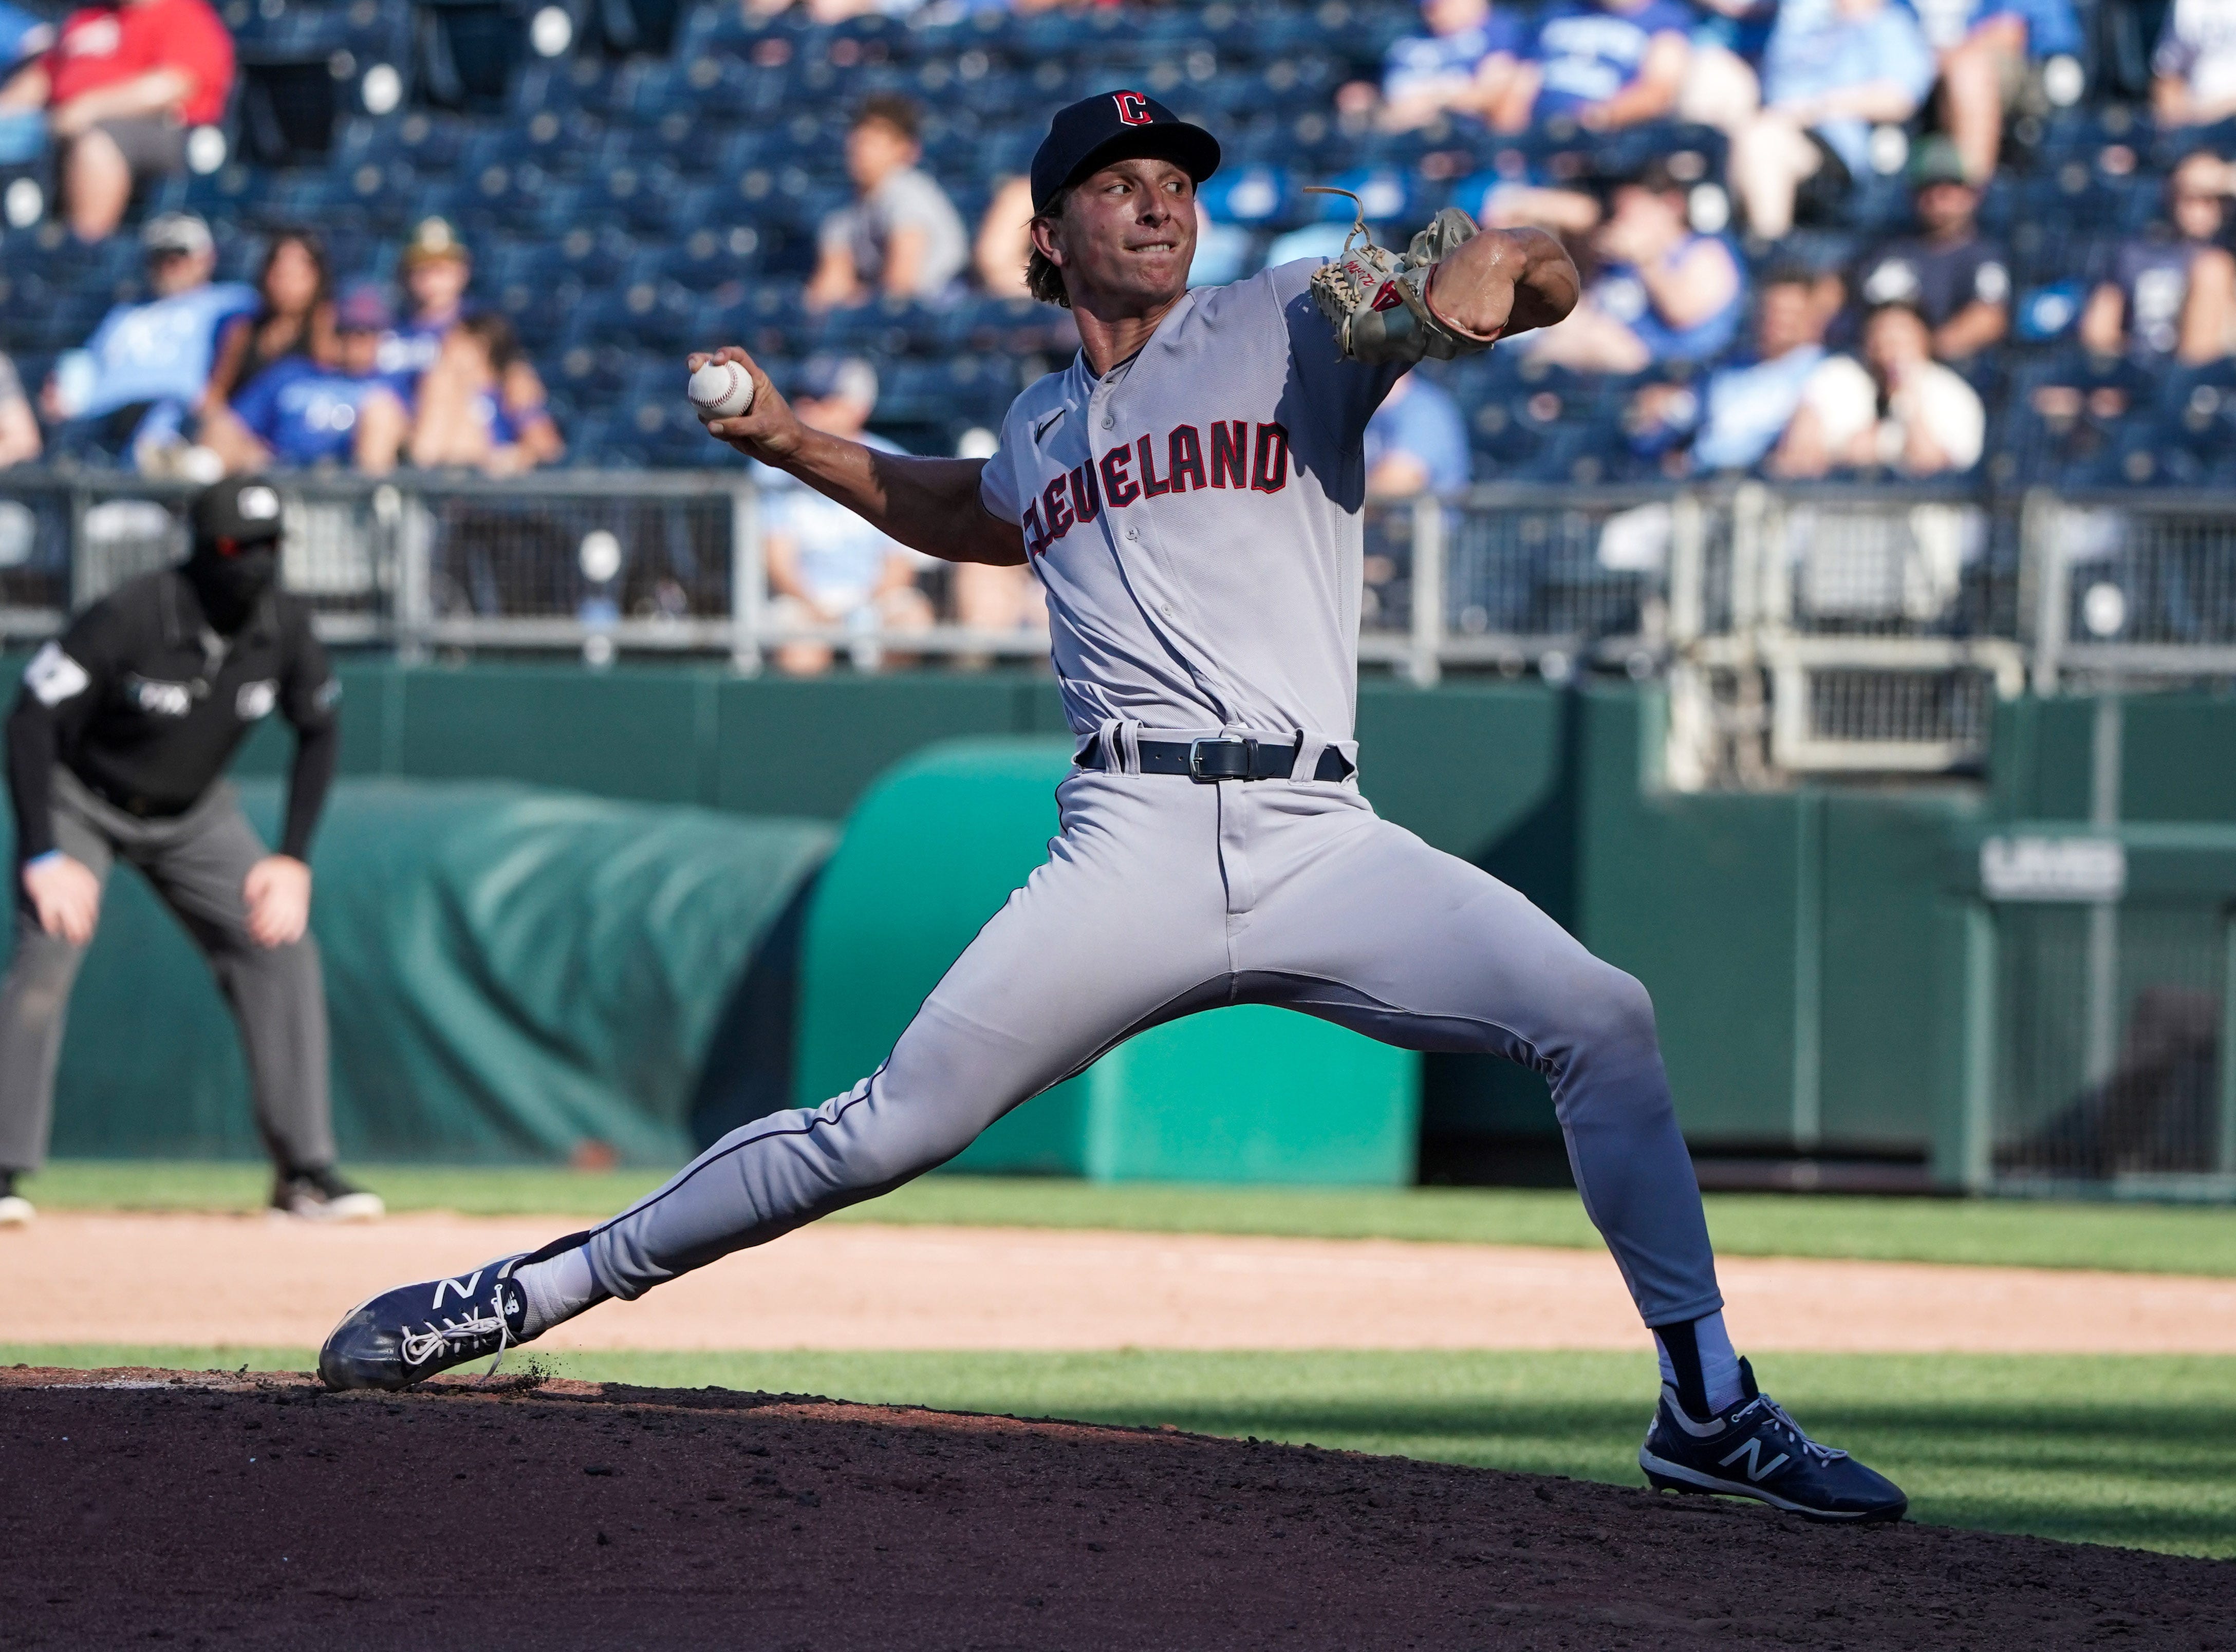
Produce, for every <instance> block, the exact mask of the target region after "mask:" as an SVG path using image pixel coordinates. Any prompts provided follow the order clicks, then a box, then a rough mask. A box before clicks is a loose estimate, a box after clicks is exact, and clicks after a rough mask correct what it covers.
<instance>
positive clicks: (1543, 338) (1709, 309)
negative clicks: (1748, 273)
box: [1523, 162, 1746, 373]
mask: <svg viewBox="0 0 2236 1652" xmlns="http://www.w3.org/2000/svg"><path fill="white" fill-rule="evenodd" d="M1592 247H1593V250H1594V251H1595V252H1597V253H1598V254H1599V256H1600V258H1601V259H1602V260H1603V263H1602V266H1601V271H1600V273H1599V276H1598V278H1597V279H1595V280H1594V281H1593V283H1592V284H1591V285H1590V287H1589V288H1588V289H1587V290H1586V292H1585V294H1584V298H1583V302H1582V303H1581V304H1579V305H1577V306H1576V307H1575V310H1574V311H1571V312H1570V313H1569V315H1568V319H1567V320H1565V321H1562V322H1561V323H1559V324H1558V325H1555V326H1551V327H1548V328H1546V329H1545V330H1544V331H1542V332H1538V333H1535V334H1533V335H1531V337H1530V340H1529V344H1527V345H1525V346H1523V347H1524V348H1525V349H1528V350H1529V352H1530V354H1531V355H1532V356H1534V357H1536V358H1537V359H1539V360H1541V361H1549V362H1552V363H1555V364H1558V365H1560V366H1563V367H1575V368H1581V369H1582V370H1586V371H1588V372H1602V373H1637V372H1643V371H1644V370H1646V369H1647V368H1648V367H1651V366H1654V365H1656V364H1666V363H1670V362H1701V361H1707V360H1709V359H1710V358H1712V357H1715V356H1717V355H1719V354H1720V353H1721V352H1722V351H1723V350H1724V348H1725V347H1726V345H1728V344H1730V343H1731V341H1732V339H1733V337H1734V336H1735V335H1736V334H1737V333H1738V331H1739V319H1740V318H1741V316H1742V315H1743V314H1744V313H1745V311H1746V277H1745V275H1744V274H1743V273H1742V272H1741V271H1740V268H1739V259H1737V258H1736V257H1734V256H1733V252H1732V248H1731V245H1730V243H1729V242H1727V241H1726V240H1725V239H1723V238H1722V237H1721V236H1720V235H1703V234H1700V233H1697V232H1695V231H1694V230H1693V226H1692V225H1691V222H1690V221H1689V220H1688V219H1687V216H1686V189H1685V186H1684V185H1683V184H1682V183H1680V181H1679V180H1676V179H1675V178H1673V177H1671V176H1670V175H1669V173H1668V171H1667V168H1666V167H1662V166H1661V164H1660V163H1658V162H1657V163H1655V164H1654V165H1653V166H1651V167H1648V168H1647V170H1646V171H1645V172H1643V173H1641V174H1640V175H1639V176H1638V177H1636V178H1634V179H1632V180H1629V181H1628V182H1625V183H1621V184H1618V185H1616V186H1615V200H1614V203H1613V207H1612V210H1611V211H1610V212H1609V213H1608V219H1607V221H1606V222H1605V223H1604V224H1602V225H1601V226H1600V228H1599V229H1598V230H1597V231H1596V232H1595V233H1594V234H1593V236H1592Z"/></svg>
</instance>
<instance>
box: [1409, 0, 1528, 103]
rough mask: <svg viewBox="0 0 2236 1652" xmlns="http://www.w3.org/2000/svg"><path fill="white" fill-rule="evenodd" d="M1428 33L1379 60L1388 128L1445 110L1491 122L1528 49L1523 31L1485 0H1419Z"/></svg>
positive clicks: (1526, 33) (1525, 31) (1518, 25)
mask: <svg viewBox="0 0 2236 1652" xmlns="http://www.w3.org/2000/svg"><path fill="white" fill-rule="evenodd" d="M1421 21H1422V22H1423V23H1426V24H1427V25H1428V26H1429V32H1428V33H1427V34H1425V35H1408V36H1405V37H1404V39H1402V40H1400V41H1398V43H1396V44H1394V45H1392V46H1391V48H1390V49H1389V51H1388V52H1387V53H1385V54H1384V57H1383V60H1382V109H1381V113H1380V115H1379V116H1378V120H1379V123H1380V125H1381V126H1382V128H1384V130H1385V131H1391V132H1406V131H1411V129H1412V128H1415V127H1420V126H1426V125H1428V124H1429V122H1430V121H1433V120H1435V119H1436V118H1437V116H1438V115H1444V114H1452V115H1474V116H1475V117H1476V118H1477V119H1478V120H1483V121H1488V120H1489V119H1490V116H1491V114H1492V112H1493V110H1495V109H1496V108H1497V106H1498V102H1499V100H1500V99H1501V98H1502V97H1503V96H1504V95H1506V90H1507V88H1508V86H1509V83H1510V82H1512V81H1513V79H1514V69H1515V65H1516V62H1518V61H1519V60H1520V59H1521V56H1522V53H1523V52H1524V51H1525V50H1526V49H1528V46H1529V38H1528V31H1527V30H1526V29H1523V28H1522V25H1521V24H1520V23H1517V22H1516V21H1515V19H1514V18H1513V17H1512V16H1509V15H1508V14H1507V13H1505V12H1501V11H1494V10H1492V9H1491V3H1490V0H1421Z"/></svg>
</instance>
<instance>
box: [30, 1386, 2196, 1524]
mask: <svg viewBox="0 0 2236 1652" xmlns="http://www.w3.org/2000/svg"><path fill="white" fill-rule="evenodd" d="M311 1360H312V1354H311V1352H310V1350H308V1349H304V1348H293V1349H290V1348H177V1347H165V1348H149V1347H82V1346H71V1347H23V1346H7V1345H0V1364H8V1363H14V1362H16V1361H22V1362H24V1363H27V1364H36V1365H78V1366H87V1365H159V1366H170V1367H186V1368H207V1367H217V1368H220V1369H227V1370H231V1369H234V1368H237V1367H240V1366H242V1365H247V1366H248V1367H251V1368H253V1369H266V1370H300V1369H304V1368H306V1367H308V1366H309V1365H310V1363H311ZM543 1363H544V1364H546V1365H547V1366H549V1367H553V1368H554V1369H556V1372H557V1373H559V1374H562V1375H567V1376H577V1377H583V1378H588V1379H591V1380H605V1381H615V1382H631V1383H642V1384H646V1385H649V1386H654V1387H702V1386H705V1385H708V1384H713V1385H715V1386H719V1387H727V1388H742V1389H756V1388H758V1389H767V1390H770V1391H773V1392H778V1393H820V1394H834V1395H844V1396H845V1397H846V1398H848V1399H852V1400H876V1401H887V1402H892V1403H903V1404H918V1405H930V1406H938V1407H940V1408H942V1409H949V1410H962V1411H985V1412H1008V1413H1015V1414H1016V1415H1020V1416H1059V1417H1070V1418H1077V1419H1085V1420H1090V1421H1099V1422H1112V1423H1132V1424H1159V1423H1173V1424H1176V1425H1178V1426H1180V1427H1182V1428H1186V1429H1191V1430H1195V1431H1199V1432H1205V1433H1214V1434H1230V1435H1244V1434H1255V1435H1258V1436H1259V1438H1261V1439H1278V1440H1286V1441H1292V1442H1303V1441H1307V1440H1309V1441H1311V1442H1312V1443H1314V1444H1316V1445H1319V1446H1336V1447H1341V1448H1345V1449H1348V1450H1353V1451H1365V1452H1390V1453H1395V1454H1399V1455H1404V1456H1409V1457H1420V1458H1432V1459H1441V1460H1444V1461H1446V1462H1455V1463H1471V1464H1477V1465H1489V1466H1495V1467H1499V1468H1511V1469H1525V1470H1529V1471H1530V1472H1538V1473H1549V1474H1566V1475H1571V1476H1575V1477H1577V1478H1585V1479H1595V1480H1608V1481H1611V1482H1614V1483H1616V1484H1619V1485H1636V1484H1637V1483H1638V1472H1637V1468H1636V1465H1635V1452H1636V1451H1637V1448H1638V1439H1639V1436H1640V1434H1641V1432H1642V1431H1643V1428H1644V1425H1645V1421H1646V1409H1645V1408H1646V1406H1647V1404H1648V1403H1649V1402H1650V1396H1651V1394H1652V1392H1653V1383H1654V1367H1653V1365H1652V1363H1651V1361H1650V1360H1648V1359H1647V1358H1646V1357H1644V1356H1641V1355H1634V1354H1559V1353H1555V1354H1540V1353H1526V1354H1524V1353H1465V1354H1447V1353H1403V1354H1384V1353H1350V1352H1345V1353H1308V1354H1271V1353H1249V1354H1190V1353H1143V1352H1126V1353H1118V1354H981V1353H962V1354H950V1353H932V1354H923V1353H908V1354H806V1353H799V1354H547V1355H544V1356H543ZM1761 1374H1762V1377H1763V1380H1764V1382H1765V1383H1766V1386H1768V1387H1770V1388H1771V1390H1772V1393H1775V1394H1776V1395H1777V1396H1778V1397H1779V1399H1780V1400H1783V1401H1784V1402H1785V1403H1786V1404H1787V1405H1788V1406H1791V1407H1792V1409H1793V1411H1794V1412H1795V1413H1796V1414H1797V1415H1798V1416H1799V1418H1800V1419H1801V1420H1802V1421H1803V1422H1804V1423H1805V1424H1806V1425H1807V1426H1809V1427H1810V1428H1811V1429H1812V1431H1814V1432H1818V1433H1821V1434H1822V1435H1823V1436H1824V1437H1825V1439H1829V1440H1831V1441H1832V1442H1833V1443H1834V1444H1837V1445H1842V1446H1848V1447H1849V1448H1850V1449H1851V1450H1853V1451H1854V1452H1857V1454H1858V1456H1860V1457H1862V1458H1863V1459H1864V1460H1865V1461H1867V1462H1870V1463H1871V1464H1873V1465H1875V1466H1877V1467H1879V1468H1881V1469H1884V1470H1885V1471H1886V1472H1889V1473H1891V1475H1893V1476H1894V1478H1896V1479H1897V1481H1898V1482H1900V1483H1901V1484H1902V1485H1903V1486H1904V1488H1905V1489H1907V1490H1908V1491H1910V1496H1911V1499H1912V1502H1911V1508H1912V1511H1913V1512H1914V1513H1915V1514H1916V1515H1917V1518H1920V1519H1922V1520H1927V1521H1931V1522H1935V1523H1937V1524H1945V1525H1958V1526H1975V1527H1981V1528H1984V1529H1987V1530H1991V1531H2025V1532H2033V1533H2035V1534H2037V1535H2040V1536H2042V1537H2062V1538H2066V1539H2068V1540H2073V1541H2078V1542H2088V1543H2112V1544H2127V1545H2131V1546H2134V1547H2139V1548H2146V1549H2162V1550H2170V1551H2172V1552H2174V1553H2179V1554H2193V1555H2212V1556H2219V1557H2236V1359H2225V1358H2223V1359H2207V1358H2171V1357H2148V1358H2145V1357H2132V1358H2131V1357H2111V1356H2095V1357H2081V1356H2064V1355H2055V1356H2050V1355H1982V1354H1943V1355H1894V1354H1881V1355H1832V1354H1772V1355H1770V1356H1768V1357H1767V1358H1766V1359H1765V1360H1763V1361H1762V1363H1761Z"/></svg>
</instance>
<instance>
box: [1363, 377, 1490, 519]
mask: <svg viewBox="0 0 2236 1652" xmlns="http://www.w3.org/2000/svg"><path fill="white" fill-rule="evenodd" d="M1467 485H1468V439H1467V423H1466V421H1465V420H1463V419H1462V418H1461V417H1460V410H1459V404H1458V403H1457V402H1455V401H1453V400H1452V398H1451V397H1450V396H1449V395H1447V394H1445V392H1444V390H1443V389H1442V388H1441V387H1439V386H1437V385H1435V384H1430V383H1429V382H1428V381H1427V380H1426V379H1424V378H1422V377H1420V376H1419V375H1417V374H1415V373H1408V374H1406V375H1405V377H1403V378H1401V379H1399V380H1398V382H1397V383H1396V384H1392V385H1391V387H1390V394H1389V395H1388V396H1386V397H1383V399H1382V405H1381V406H1380V407H1378V408H1377V409H1376V410H1375V413H1374V416H1373V417H1372V418H1371V419H1369V420H1368V421H1367V423H1366V491H1367V492H1368V493H1370V494H1372V495H1375V496H1377V497H1378V498H1383V499H1402V498H1408V497H1410V496H1411V495H1415V494H1437V495H1451V494H1456V493H1459V492H1461V491H1463V489H1464V488H1466V487H1467Z"/></svg>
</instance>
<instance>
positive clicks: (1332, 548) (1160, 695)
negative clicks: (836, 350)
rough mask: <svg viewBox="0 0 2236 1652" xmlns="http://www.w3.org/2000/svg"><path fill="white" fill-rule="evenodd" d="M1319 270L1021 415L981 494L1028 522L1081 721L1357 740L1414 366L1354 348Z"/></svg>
mask: <svg viewBox="0 0 2236 1652" xmlns="http://www.w3.org/2000/svg"><path fill="white" fill-rule="evenodd" d="M1318 267H1319V266H1318V264H1317V263H1316V262H1311V261H1306V262H1300V263H1295V264H1284V265H1281V266H1279V267H1278V268H1275V269H1271V270H1268V271H1266V272H1264V273H1263V274H1261V275H1256V276H1253V277H1252V278H1251V279H1248V280H1246V281H1239V282H1237V283H1235V285H1233V286H1227V287H1207V288H1198V289H1196V290H1195V291H1194V292H1190V293H1188V294H1187V296H1186V297H1185V298H1181V300H1180V303H1179V304H1178V305H1175V306H1174V309H1173V311H1172V313H1170V314H1169V315H1167V317H1166V318H1164V321H1163V322H1162V323H1161V325H1159V326H1158V328H1157V331H1156V334H1155V336H1154V338H1151V339H1150V340H1149V342H1148V344H1145V345H1144V346H1142V348H1141V351H1140V352H1139V353H1138V354H1136V355H1135V356H1134V358H1133V359H1132V360H1131V361H1129V362H1126V363H1124V364H1121V365H1118V366H1115V367H1113V368H1112V369H1111V370H1109V371H1108V372H1107V373H1105V374H1103V375H1102V377H1100V378H1097V377H1095V374H1094V373H1093V372H1092V371H1091V370H1089V369H1088V365H1087V358H1086V357H1085V355H1084V354H1083V353H1082V355H1081V356H1080V357H1077V358H1076V359H1075V360H1074V362H1073V363H1072V364H1071V366H1070V367H1069V368H1068V369H1067V370H1064V371H1063V372H1061V373H1051V374H1049V376H1048V377H1046V378H1043V379H1042V380H1041V381H1040V382H1039V383H1038V384H1035V385H1033V386H1032V387H1031V388H1030V389H1029V390H1026V391H1025V393H1024V394H1023V395H1022V396H1020V397H1018V398H1017V400H1016V404H1015V405H1014V406H1012V407H1011V408H1010V410H1009V417H1008V419H1007V420H1005V421H1004V422H1003V427H1002V446H1001V450H1000V451H999V452H997V453H996V454H995V456H993V457H992V458H991V459H990V460H988V461H987V462H986V469H985V474H984V475H983V478H982V479H981V481H980V484H979V494H980V497H981V498H982V499H983V501H984V502H985V505H986V508H987V509H988V510H990V511H991V512H992V513H993V514H994V515H996V516H999V517H1000V518H1002V519H1003V521H1011V522H1016V523H1018V524H1019V525H1020V526H1021V527H1022V528H1023V529H1024V534H1025V548H1026V550H1027V552H1028V554H1029V557H1030V560H1031V563H1032V567H1033V571H1034V573H1036V574H1038V575H1039V576H1040V580H1041V582H1042V584H1043V585H1044V586H1046V587H1047V588H1048V606H1049V634H1050V639H1051V641H1052V644H1053V648H1052V652H1053V654H1054V657H1055V660H1056V679H1057V681H1058V683H1059V684H1060V685H1061V686H1062V691H1063V698H1064V705H1065V708H1066V709H1067V710H1068V711H1069V712H1070V715H1071V721H1072V726H1073V727H1074V728H1075V729H1076V730H1078V731H1080V732H1081V733H1082V734H1085V733H1088V732H1089V731H1092V730H1094V729H1095V728H1097V727H1098V726H1099V725H1101V724H1102V723H1103V722H1104V721H1106V720H1108V719H1110V718H1124V719H1130V720H1132V721H1134V722H1137V723H1141V724H1148V726H1150V727H1153V728H1161V729H1183V728H1201V727H1209V728H1212V729H1214V730H1216V729H1220V728H1232V729H1265V730H1271V731H1287V730H1303V731H1306V732H1308V733H1312V734H1317V735H1321V736H1325V737H1327V738H1329V739H1332V740H1348V739H1349V738H1350V737H1351V719H1352V717H1353V714H1354V712H1355V711H1356V710H1357V705H1358V601H1359V592H1360V589H1361V580H1362V575H1361V568H1360V563H1361V559H1362V551H1361V539H1360V526H1359V507H1360V505H1361V504H1362V503H1363V502H1365V496H1366V459H1365V448H1364V445H1363V443H1364V438H1365V430H1366V422H1367V420H1368V419H1369V418H1370V417H1371V416H1373V413H1374V410H1375V409H1376V408H1377V407H1378V406H1380V405H1381V403H1382V398H1383V397H1384V396H1385V395H1387V394H1388V393H1389V390H1390V386H1391V384H1394V383H1396V382H1397V379H1398V376H1399V373H1400V371H1401V369H1398V368H1395V367H1380V368H1371V367H1363V366H1361V365H1360V364H1358V363H1356V362H1351V361H1346V360H1345V359H1344V357H1342V356H1341V355H1340V354H1338V351H1337V350H1336V347H1335V342H1334V338H1333V337H1332V334H1331V333H1330V332H1329V331H1328V325H1327V323H1326V322H1325V321H1324V320H1322V319H1321V318H1320V316H1319V312H1318V311H1316V310H1314V309H1313V307H1312V298H1311V295H1310V293H1309V292H1308V291H1307V284H1308V283H1309V282H1310V280H1311V279H1312V272H1313V270H1315V269H1317V268H1318Z"/></svg>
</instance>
